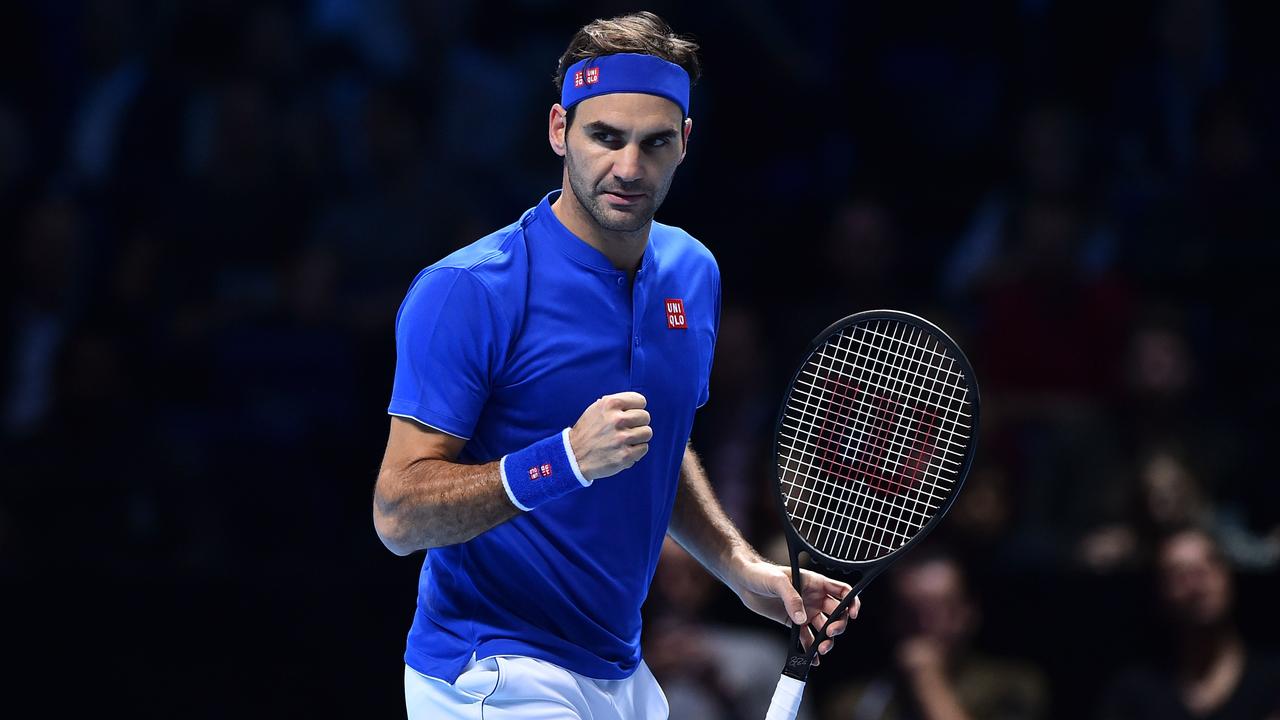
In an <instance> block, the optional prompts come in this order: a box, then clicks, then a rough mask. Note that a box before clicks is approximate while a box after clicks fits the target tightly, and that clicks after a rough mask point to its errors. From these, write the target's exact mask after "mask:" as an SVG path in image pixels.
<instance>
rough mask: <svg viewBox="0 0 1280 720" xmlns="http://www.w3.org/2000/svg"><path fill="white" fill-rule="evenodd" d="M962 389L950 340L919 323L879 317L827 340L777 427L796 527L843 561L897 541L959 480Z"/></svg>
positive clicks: (965, 431) (963, 443)
mask: <svg viewBox="0 0 1280 720" xmlns="http://www.w3.org/2000/svg"><path fill="white" fill-rule="evenodd" d="M968 388H969V382H968V380H967V377H966V375H965V373H964V372H962V371H961V370H960V369H959V367H958V365H957V363H956V361H955V359H954V357H952V356H951V355H950V354H949V352H948V348H947V347H946V346H944V345H942V344H941V343H939V342H938V341H937V339H935V338H934V337H933V336H932V335H930V334H929V333H927V332H924V331H922V330H921V329H920V328H918V327H916V326H915V325H911V324H908V323H903V322H898V321H893V320H877V321H872V322H869V323H864V324H860V325H854V326H852V327H849V328H845V329H844V330H842V331H840V332H839V333H836V334H834V335H832V336H831V337H829V338H828V339H827V340H826V342H824V343H823V344H822V345H821V346H819V348H818V349H817V350H815V351H814V353H813V354H812V355H811V356H810V359H809V361H808V362H807V363H806V364H805V367H804V368H803V369H802V371H801V373H800V375H799V376H798V377H797V379H796V382H795V383H794V385H793V388H792V394H791V397H789V398H788V401H787V403H786V405H785V408H784V411H783V413H784V417H783V420H782V423H781V428H780V431H779V440H778V442H779V470H780V472H781V478H782V484H783V490H784V496H785V498H786V508H787V513H788V515H789V518H790V520H791V523H792V525H793V527H795V529H796V531H797V532H798V533H799V534H800V535H801V536H803V537H804V538H805V540H806V541H807V542H808V543H809V544H810V545H812V546H813V547H814V548H816V549H818V550H819V551H821V552H823V553H825V554H827V555H829V556H831V557H834V558H837V559H841V560H870V559H875V558H877V557H881V556H883V555H885V554H888V553H889V552H892V551H894V550H896V549H897V548H899V547H902V545H904V544H905V543H906V542H908V541H909V540H910V539H911V538H912V537H913V536H914V535H915V534H916V533H917V532H918V531H919V530H920V529H921V528H923V527H924V526H925V525H927V524H928V522H929V520H930V519H931V518H932V517H933V515H934V514H935V513H936V511H937V510H938V508H939V507H941V506H942V504H943V503H944V502H945V501H946V500H947V498H948V497H949V496H950V494H951V492H952V491H953V489H954V487H955V482H956V478H957V475H958V473H959V470H960V467H961V463H962V461H963V458H964V455H965V451H966V449H967V446H968V444H969V439H970V438H969V432H970V430H971V422H972V416H971V410H972V408H971V407H970V405H969V402H968V394H969V389H968ZM966 420H967V421H968V422H966Z"/></svg>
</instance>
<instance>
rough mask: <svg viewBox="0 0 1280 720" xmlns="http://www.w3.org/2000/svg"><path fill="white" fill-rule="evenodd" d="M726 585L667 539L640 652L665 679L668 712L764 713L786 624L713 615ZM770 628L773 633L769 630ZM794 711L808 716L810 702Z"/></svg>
mask: <svg viewBox="0 0 1280 720" xmlns="http://www.w3.org/2000/svg"><path fill="white" fill-rule="evenodd" d="M722 594H723V588H722V587H721V586H720V585H719V584H718V583H716V582H715V581H714V580H713V579H712V578H711V576H710V575H708V574H707V572H706V570H704V569H703V567H702V566H701V565H699V564H698V561H697V560H694V559H693V557H692V556H690V555H689V553H687V552H685V551H684V549H683V548H681V547H680V546H679V545H677V544H676V543H675V542H674V541H673V540H671V539H670V538H668V539H667V540H666V542H664V543H663V545H662V559H661V562H660V563H659V564H658V571H657V574H656V576H655V577H654V581H653V588H652V589H651V590H650V595H649V600H648V605H647V606H646V612H647V614H648V615H649V618H648V619H646V620H645V627H646V630H645V633H646V638H645V642H644V658H645V662H646V663H648V665H649V668H650V669H651V670H652V671H653V674H654V677H656V678H658V682H659V683H661V685H662V690H663V692H664V693H666V696H667V701H668V702H669V703H670V705H671V717H672V718H698V720H738V719H739V718H742V719H745V718H760V717H764V715H765V712H767V711H768V709H769V702H770V701H771V700H772V699H773V690H774V688H775V687H776V686H777V684H778V673H779V672H780V671H781V668H782V664H781V663H782V661H783V660H784V659H785V658H786V655H787V640H786V638H787V637H788V631H787V630H786V629H785V628H783V627H782V626H781V625H779V626H778V627H777V628H761V627H759V626H758V625H754V624H753V625H752V626H751V627H746V628H738V627H733V626H731V625H722V624H719V623H718V622H717V621H716V618H717V616H719V615H721V614H722V611H721V608H723V607H724V603H729V602H736V598H733V597H732V596H729V598H728V599H725V598H721V597H720V596H721V595H722ZM770 629H772V630H774V632H769V630H770ZM800 710H801V711H800V715H799V717H800V718H802V719H807V718H809V717H811V716H810V715H809V713H808V705H807V704H806V705H804V706H802V707H801V709H800Z"/></svg>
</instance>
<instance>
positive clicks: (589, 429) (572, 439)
mask: <svg viewBox="0 0 1280 720" xmlns="http://www.w3.org/2000/svg"><path fill="white" fill-rule="evenodd" d="M644 406H645V399H644V396H643V395H641V394H640V393H637V392H621V393H617V394H614V395H605V396H604V397H602V398H600V399H599V400H597V401H595V402H593V403H591V405H590V407H588V408H587V409H586V410H585V411H584V412H583V413H582V417H580V418H578V422H576V423H574V425H573V427H572V428H570V429H569V446H570V447H572V448H573V455H574V457H575V458H576V459H577V461H578V469H579V470H580V471H581V472H582V476H583V477H585V478H586V479H587V480H595V479H596V478H602V477H609V476H610V475H616V474H618V473H620V472H622V471H623V470H626V469H627V468H629V467H631V466H632V465H635V464H636V462H637V461H638V460H639V459H640V458H642V457H644V455H645V453H647V452H649V440H650V439H652V438H653V428H650V427H649V412H648V411H647V410H645V409H644Z"/></svg>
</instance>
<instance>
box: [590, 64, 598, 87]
mask: <svg viewBox="0 0 1280 720" xmlns="http://www.w3.org/2000/svg"><path fill="white" fill-rule="evenodd" d="M598 82H600V68H598V67H593V68H587V84H588V85H595V84H596V83H598Z"/></svg>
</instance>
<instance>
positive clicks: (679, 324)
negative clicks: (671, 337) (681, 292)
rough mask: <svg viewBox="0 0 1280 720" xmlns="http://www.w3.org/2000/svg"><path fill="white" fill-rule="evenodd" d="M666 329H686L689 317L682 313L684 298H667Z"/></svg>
mask: <svg viewBox="0 0 1280 720" xmlns="http://www.w3.org/2000/svg"><path fill="white" fill-rule="evenodd" d="M666 306H667V329H668V330H688V329H689V319H688V318H686V317H685V315H684V300H683V299H681V298H667V299H666Z"/></svg>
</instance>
